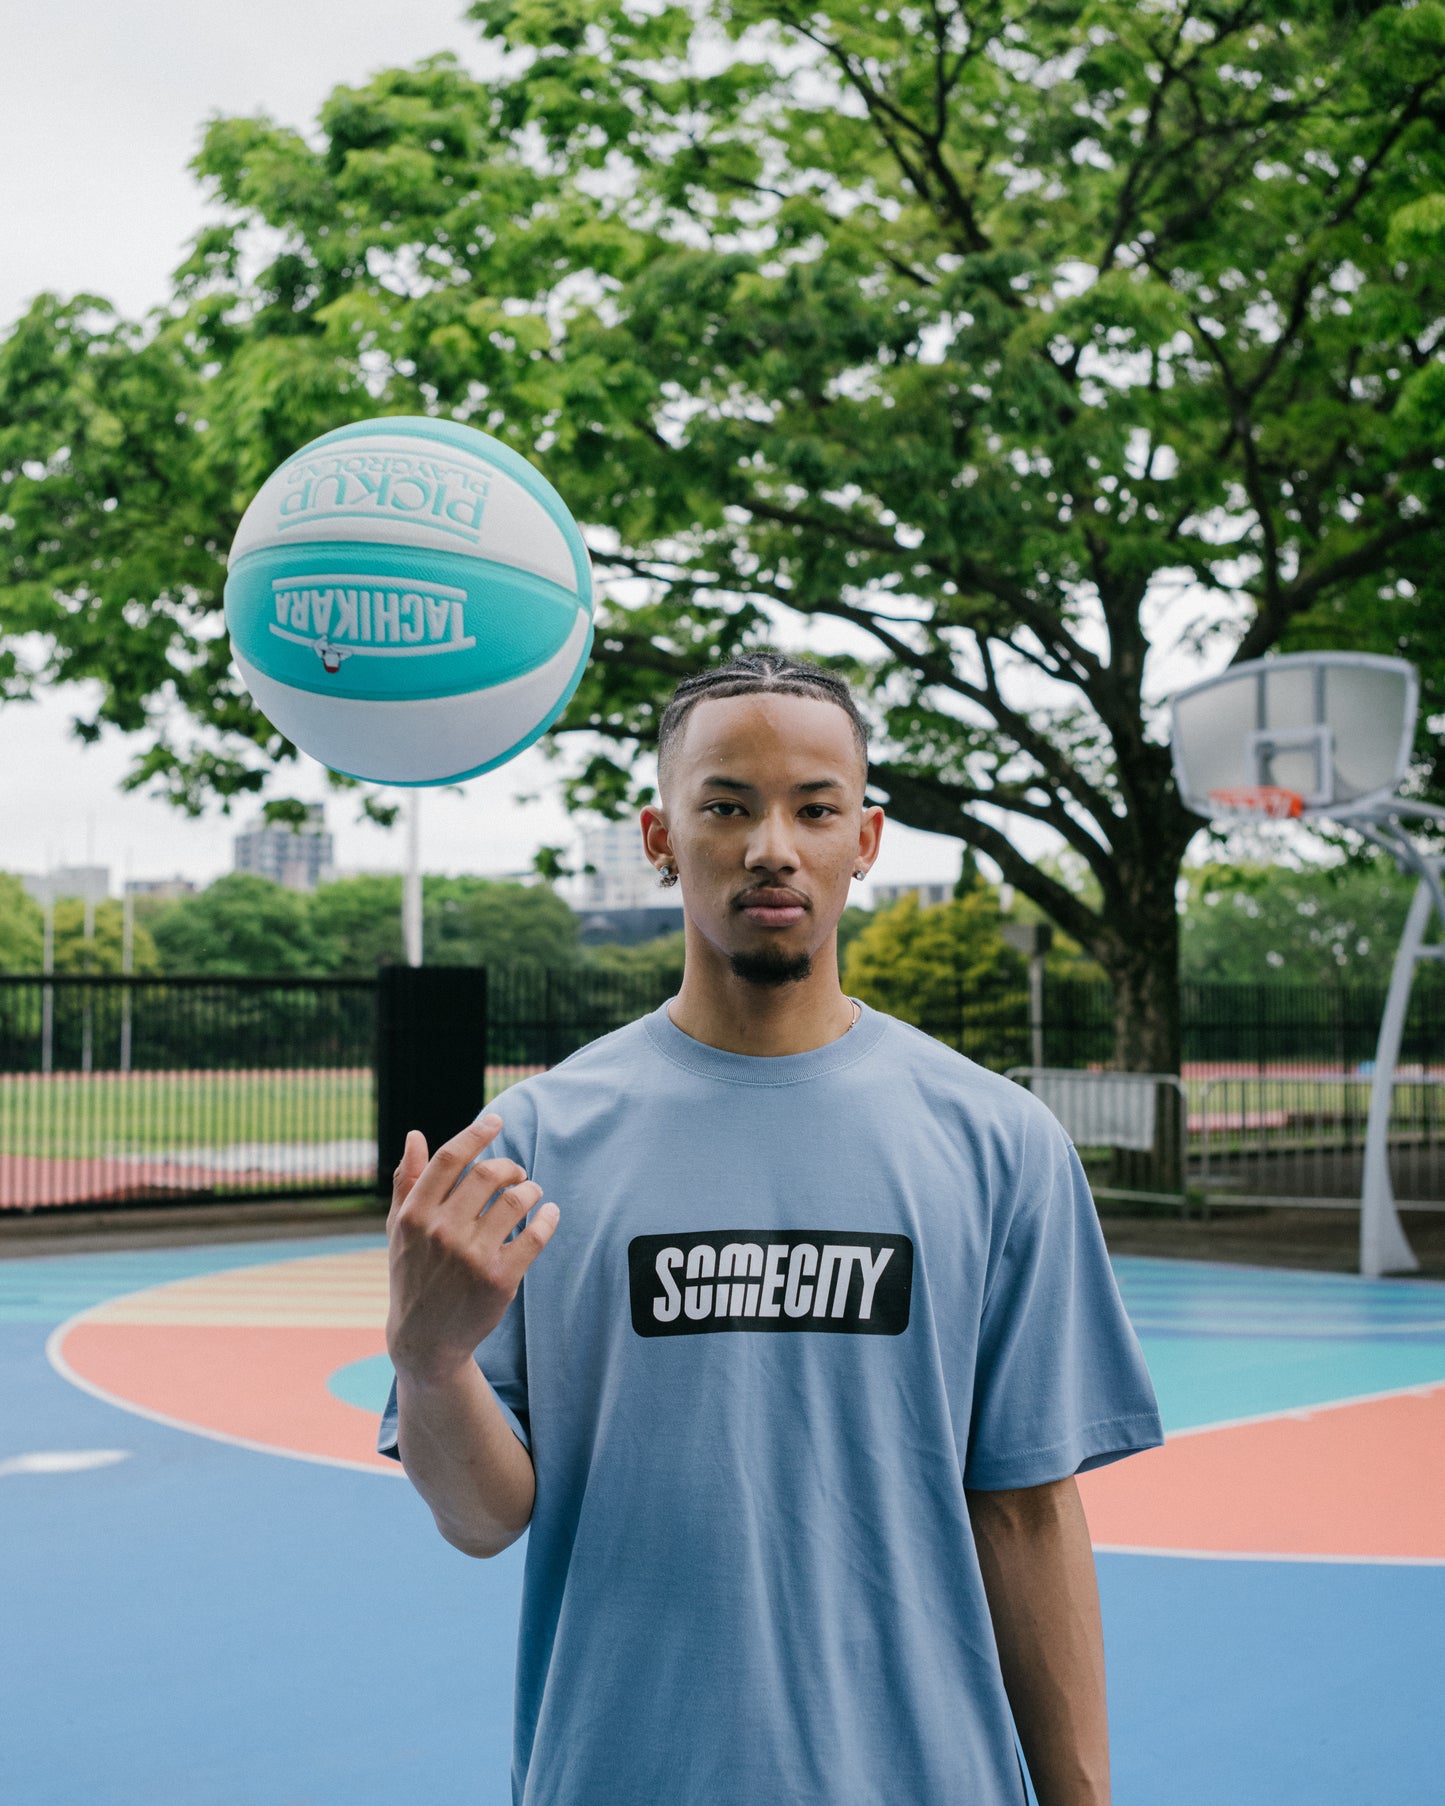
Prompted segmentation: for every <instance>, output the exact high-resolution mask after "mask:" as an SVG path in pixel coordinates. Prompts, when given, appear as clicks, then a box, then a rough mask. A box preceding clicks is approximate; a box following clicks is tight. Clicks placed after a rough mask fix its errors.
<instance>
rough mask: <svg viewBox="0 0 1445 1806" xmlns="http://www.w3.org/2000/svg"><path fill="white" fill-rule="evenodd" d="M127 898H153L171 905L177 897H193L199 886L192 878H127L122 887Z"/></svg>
mask: <svg viewBox="0 0 1445 1806" xmlns="http://www.w3.org/2000/svg"><path fill="white" fill-rule="evenodd" d="M122 889H123V892H124V894H125V895H126V896H127V897H153V898H155V900H156V901H157V902H162V903H169V902H171V901H172V900H173V899H174V898H176V897H193V896H195V894H196V891H197V889H198V886H197V885H196V884H195V883H194V882H193V880H191V879H190V878H127V879H126V881H125V884H124V885H123V886H122Z"/></svg>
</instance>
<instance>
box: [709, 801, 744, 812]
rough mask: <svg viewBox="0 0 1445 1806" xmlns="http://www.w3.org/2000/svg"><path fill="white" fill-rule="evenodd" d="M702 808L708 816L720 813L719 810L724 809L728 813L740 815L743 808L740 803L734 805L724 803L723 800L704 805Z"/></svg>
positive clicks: (732, 803) (727, 802)
mask: <svg viewBox="0 0 1445 1806" xmlns="http://www.w3.org/2000/svg"><path fill="white" fill-rule="evenodd" d="M703 808H704V809H705V810H707V811H708V812H709V813H710V814H712V813H717V812H720V811H721V810H724V809H726V810H729V811H730V812H733V813H736V814H738V815H741V814H742V810H743V806H742V804H741V803H734V802H729V801H725V800H723V801H719V802H716V803H704V804H703Z"/></svg>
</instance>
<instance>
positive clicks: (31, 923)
mask: <svg viewBox="0 0 1445 1806" xmlns="http://www.w3.org/2000/svg"><path fill="white" fill-rule="evenodd" d="M44 939H45V917H44V914H43V912H42V910H41V908H40V905H39V904H38V903H37V902H36V901H35V899H34V898H33V897H31V896H27V895H26V892H25V887H24V885H23V884H22V883H21V882H20V880H19V879H18V878H17V877H15V875H14V874H13V873H11V872H0V972H38V971H39V970H40V964H41V955H42V951H43V945H44Z"/></svg>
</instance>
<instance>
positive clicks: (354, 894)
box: [306, 872, 426, 977]
mask: <svg viewBox="0 0 1445 1806" xmlns="http://www.w3.org/2000/svg"><path fill="white" fill-rule="evenodd" d="M306 914H307V918H308V926H309V931H310V936H311V941H312V945H313V947H314V948H315V951H316V961H317V970H318V971H323V972H330V973H335V974H337V975H338V976H340V975H345V976H348V977H367V976H369V975H370V974H371V973H373V972H375V970H376V969H377V967H378V966H390V965H399V964H400V963H401V960H402V958H403V952H402V943H401V878H400V876H399V875H398V876H392V875H391V874H390V873H384V872H383V873H366V874H362V875H360V876H358V877H355V878H338V879H336V880H334V881H333V882H332V883H330V884H318V885H317V887H316V889H315V890H314V891H313V892H312V894H311V896H310V898H309V899H308V901H307V906H306ZM422 933H423V936H424V935H425V933H426V913H425V897H424V896H423V913H422Z"/></svg>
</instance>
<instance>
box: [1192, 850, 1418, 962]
mask: <svg viewBox="0 0 1445 1806" xmlns="http://www.w3.org/2000/svg"><path fill="white" fill-rule="evenodd" d="M1187 877H1188V885H1189V891H1188V898H1187V902H1186V905H1185V910H1184V920H1183V925H1182V932H1181V935H1180V947H1181V975H1182V976H1183V977H1184V978H1186V979H1198V980H1202V981H1205V982H1209V981H1216V982H1229V983H1234V984H1265V983H1269V982H1271V981H1272V982H1274V983H1278V984H1295V985H1328V984H1335V983H1339V982H1342V981H1343V982H1346V983H1354V984H1374V985H1385V984H1388V983H1389V979H1390V969H1391V966H1392V965H1393V963H1394V958H1395V950H1396V948H1397V947H1398V945H1399V941H1400V931H1401V929H1402V928H1403V927H1404V925H1405V914H1406V911H1407V910H1408V909H1409V907H1410V899H1411V897H1412V896H1413V895H1414V892H1415V880H1414V879H1413V878H1411V877H1406V876H1404V875H1402V874H1401V873H1400V872H1398V871H1397V870H1396V869H1395V867H1394V866H1393V865H1392V864H1390V863H1388V862H1387V861H1385V860H1383V859H1372V860H1369V861H1367V862H1363V863H1358V864H1347V865H1336V866H1328V867H1324V868H1319V867H1316V868H1306V869H1302V870H1298V871H1291V870H1289V869H1287V868H1284V867H1280V866H1261V865H1204V866H1197V867H1195V868H1193V869H1192V870H1190V871H1189V872H1188V874H1187Z"/></svg>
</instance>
